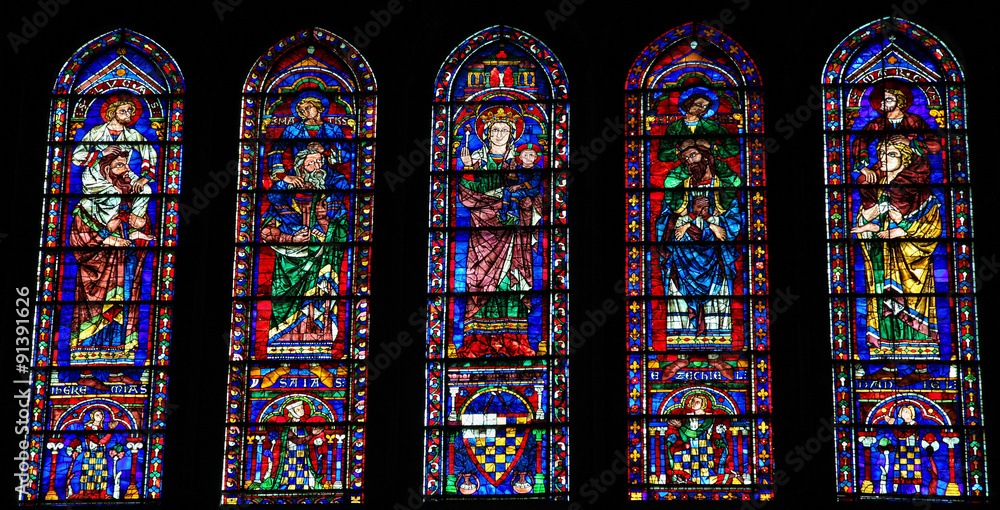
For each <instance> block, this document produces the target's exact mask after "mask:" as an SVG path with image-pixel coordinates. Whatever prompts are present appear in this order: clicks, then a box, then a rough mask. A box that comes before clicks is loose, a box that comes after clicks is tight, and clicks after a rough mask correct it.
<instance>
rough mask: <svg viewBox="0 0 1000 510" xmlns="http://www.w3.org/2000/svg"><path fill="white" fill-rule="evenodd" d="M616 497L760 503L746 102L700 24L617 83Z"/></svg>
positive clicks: (763, 381) (764, 311)
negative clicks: (624, 429)
mask: <svg viewBox="0 0 1000 510" xmlns="http://www.w3.org/2000/svg"><path fill="white" fill-rule="evenodd" d="M625 108H626V115H627V122H626V125H627V130H626V141H625V146H626V161H625V173H626V179H625V183H626V201H627V205H626V207H627V216H626V223H625V237H626V248H625V249H626V253H625V258H626V261H627V274H626V281H627V282H628V291H627V298H626V299H627V302H626V307H627V309H628V322H627V331H626V334H627V343H628V354H627V365H628V402H629V424H628V437H629V486H628V491H629V498H630V499H632V500H647V499H650V500H655V499H763V500H766V499H770V497H771V470H772V469H771V468H772V463H771V429H770V425H771V418H770V414H771V396H770V392H771V387H770V384H771V381H770V373H771V372H770V356H769V352H768V350H769V338H768V329H767V328H768V303H767V299H766V297H767V293H768V279H767V244H766V241H767V240H766V229H765V223H766V220H767V218H766V216H767V214H766V211H767V209H766V196H765V191H764V184H765V180H764V150H763V141H764V140H763V129H764V128H763V126H764V124H763V117H762V92H761V82H760V76H759V75H758V73H757V68H756V67H755V65H754V62H753V60H751V58H750V57H749V56H748V55H747V54H746V52H745V51H743V49H742V48H741V47H740V46H739V45H738V44H737V43H736V42H735V41H733V40H732V39H730V38H729V37H728V36H726V35H725V34H723V33H721V32H719V31H717V30H715V29H713V28H711V27H708V26H705V25H701V24H696V23H689V24H686V25H682V26H680V27H677V28H675V29H673V30H671V31H669V32H667V33H665V34H663V35H662V36H660V38H659V39H657V40H656V41H655V42H653V43H652V44H650V45H649V46H648V47H646V49H645V50H643V52H642V54H640V55H639V58H637V59H636V61H635V63H634V64H633V65H632V68H631V69H630V71H629V75H628V81H627V83H626V100H625Z"/></svg>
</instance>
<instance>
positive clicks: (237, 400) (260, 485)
mask: <svg viewBox="0 0 1000 510" xmlns="http://www.w3.org/2000/svg"><path fill="white" fill-rule="evenodd" d="M242 117H243V123H242V125H241V127H240V157H239V163H238V166H239V179H238V186H237V217H236V222H237V227H236V262H235V277H234V278H235V279H234V284H233V319H232V320H233V322H232V337H231V341H230V371H229V391H228V393H227V399H228V401H227V403H226V404H227V414H226V424H227V428H226V445H227V446H226V468H225V475H224V476H225V481H224V483H223V498H222V500H223V503H226V504H241V503H326V502H339V501H344V502H361V501H362V489H363V486H364V463H365V448H364V445H365V427H364V423H365V412H366V405H367V402H366V394H367V392H366V381H367V378H366V372H365V365H364V359H365V354H366V351H367V345H368V338H369V324H370V317H369V313H368V297H367V296H368V294H369V286H368V282H369V275H370V264H369V260H370V255H371V242H372V239H371V236H372V207H373V190H374V181H373V175H374V157H375V78H374V76H373V75H372V72H371V69H370V68H369V67H368V63H367V62H366V61H365V59H364V57H362V56H361V54H359V53H358V51H357V50H356V49H355V48H354V47H353V46H351V45H350V44H349V43H347V42H346V41H345V40H344V39H342V38H340V37H338V36H336V35H334V34H332V33H330V32H327V31H325V30H321V29H318V28H314V29H309V30H303V31H301V32H298V33H296V34H294V35H292V36H289V37H287V38H285V39H283V40H281V41H280V42H278V43H277V44H275V45H274V46H273V47H271V48H270V49H269V50H268V51H267V52H265V53H264V55H263V56H262V57H261V58H260V59H259V60H258V61H257V63H256V64H254V66H253V68H252V69H251V71H250V74H249V76H248V77H247V80H246V83H245V85H244V87H243V115H242Z"/></svg>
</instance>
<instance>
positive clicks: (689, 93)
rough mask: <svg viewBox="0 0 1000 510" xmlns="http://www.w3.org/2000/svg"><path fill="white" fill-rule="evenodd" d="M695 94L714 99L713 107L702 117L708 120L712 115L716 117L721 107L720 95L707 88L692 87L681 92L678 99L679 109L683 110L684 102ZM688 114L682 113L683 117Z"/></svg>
mask: <svg viewBox="0 0 1000 510" xmlns="http://www.w3.org/2000/svg"><path fill="white" fill-rule="evenodd" d="M693 94H705V95H706V96H708V97H710V98H711V99H712V107H711V108H709V109H708V110H706V111H705V114H704V115H702V116H701V118H703V119H707V118H709V117H711V116H712V115H715V112H716V110H717V109H718V107H719V95H718V94H716V93H715V92H713V91H712V90H711V89H708V88H706V87H701V86H698V87H691V88H689V89H685V90H684V91H682V92H681V95H680V96H679V97H678V98H677V109H678V110H680V109H681V105H682V104H684V100H685V99H687V98H689V97H691V96H692V95H693ZM685 114H687V112H685V111H681V115H685Z"/></svg>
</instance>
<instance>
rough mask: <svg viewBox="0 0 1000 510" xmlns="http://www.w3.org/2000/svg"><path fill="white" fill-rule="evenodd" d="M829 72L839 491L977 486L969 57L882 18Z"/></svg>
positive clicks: (938, 491)
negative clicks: (964, 61)
mask: <svg viewBox="0 0 1000 510" xmlns="http://www.w3.org/2000/svg"><path fill="white" fill-rule="evenodd" d="M823 86H824V94H825V124H824V126H825V129H826V133H825V139H826V152H825V162H826V189H827V197H826V198H827V207H828V209H827V220H828V221H827V234H828V236H829V253H828V256H829V278H830V314H831V319H830V320H831V323H830V325H831V336H832V347H833V359H834V363H833V378H834V388H835V410H836V411H835V412H836V417H837V424H838V428H837V438H838V440H837V480H838V486H837V494H838V497H839V498H840V499H843V500H858V499H869V498H871V499H911V498H914V497H927V498H930V499H934V500H952V501H955V500H957V501H977V500H982V499H984V498H985V496H986V491H985V488H984V487H985V485H986V481H985V471H986V468H985V459H984V449H985V444H984V443H983V428H982V425H983V423H982V415H981V411H982V409H981V395H980V387H979V381H980V366H979V354H978V347H977V340H978V339H977V338H976V320H975V312H976V306H975V289H974V286H973V280H972V275H973V272H972V244H973V235H972V223H971V220H972V217H971V214H972V206H971V203H970V181H969V168H968V157H967V146H966V124H965V123H966V120H965V87H964V81H963V77H962V70H961V68H960V67H959V65H958V62H956V61H955V58H954V56H953V55H952V53H951V51H949V50H948V48H947V47H946V46H945V45H944V44H943V43H942V42H941V41H940V39H938V38H936V37H934V36H933V35H932V34H930V33H928V32H927V31H926V30H924V29H923V28H921V27H920V26H918V25H916V24H914V23H911V22H909V21H905V20H901V19H892V18H885V19H881V20H878V21H875V22H872V23H870V24H867V25H865V26H863V27H861V28H859V29H858V30H856V31H855V32H854V33H852V34H851V35H850V36H849V37H848V38H846V39H845V40H844V41H843V42H842V43H841V44H840V46H838V47H837V49H836V50H834V52H833V54H832V55H831V56H830V60H829V62H828V63H827V66H826V69H824V71H823Z"/></svg>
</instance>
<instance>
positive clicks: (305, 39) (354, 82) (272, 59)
mask: <svg viewBox="0 0 1000 510" xmlns="http://www.w3.org/2000/svg"><path fill="white" fill-rule="evenodd" d="M310 42H313V43H317V44H309V43H310ZM296 46H300V48H296ZM293 49H294V51H289V50H293ZM316 51H320V52H324V54H329V56H331V57H335V58H333V59H325V58H322V57H323V56H324V54H321V55H316ZM296 69H297V70H300V71H302V72H303V74H306V73H308V71H310V70H311V71H313V72H318V73H319V74H329V73H330V72H331V71H333V72H335V73H336V74H337V75H338V76H339V78H340V85H341V86H342V87H344V90H343V91H344V92H375V90H376V87H375V76H374V75H373V74H372V72H371V68H370V67H369V66H368V61H366V60H365V58H364V57H363V56H361V53H360V52H358V50H357V48H355V47H354V46H353V45H351V43H349V42H347V40H346V39H344V38H342V37H340V36H338V35H336V34H334V33H332V32H329V31H326V30H323V29H322V28H311V29H306V30H301V31H299V32H296V33H294V34H292V35H290V36H288V37H286V38H284V39H282V40H281V41H278V43H277V44H275V45H274V46H272V47H271V48H270V49H268V50H267V51H266V52H265V53H264V55H262V56H261V57H260V58H259V59H258V60H257V62H256V63H255V64H254V66H253V69H252V70H251V71H250V74H249V76H247V80H246V84H245V85H244V86H243V92H244V93H246V94H250V93H254V92H274V91H275V90H273V89H275V88H276V87H280V86H282V85H284V86H285V87H289V86H291V84H290V83H283V82H282V81H280V80H277V81H276V80H275V78H276V77H278V78H280V77H286V78H287V76H285V75H284V74H282V73H281V72H280V71H281V70H283V71H286V72H290V71H294V70H296Z"/></svg>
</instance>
